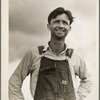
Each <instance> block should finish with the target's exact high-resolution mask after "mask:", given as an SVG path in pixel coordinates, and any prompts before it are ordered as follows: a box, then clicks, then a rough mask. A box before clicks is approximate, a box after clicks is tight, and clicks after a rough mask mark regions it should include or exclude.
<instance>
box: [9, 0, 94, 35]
mask: <svg viewBox="0 0 100 100" xmlns="http://www.w3.org/2000/svg"><path fill="white" fill-rule="evenodd" d="M95 3H96V2H94V0H88V1H87V0H82V1H80V0H78V1H75V2H73V0H69V1H66V0H64V1H63V2H62V0H55V1H54V0H50V1H47V0H43V1H42V2H41V1H40V0H9V30H10V31H12V32H13V33H14V32H15V31H21V32H23V33H26V34H40V33H41V32H42V33H43V32H44V31H45V29H46V24H47V17H48V14H49V13H50V12H51V11H52V10H53V9H55V8H56V7H58V6H63V7H65V8H66V9H71V10H72V12H73V13H74V12H75V13H77V14H80V15H83V16H85V17H86V16H87V17H89V16H90V15H91V17H92V16H93V15H94V12H95V9H96V6H95ZM75 15H76V14H75Z"/></svg>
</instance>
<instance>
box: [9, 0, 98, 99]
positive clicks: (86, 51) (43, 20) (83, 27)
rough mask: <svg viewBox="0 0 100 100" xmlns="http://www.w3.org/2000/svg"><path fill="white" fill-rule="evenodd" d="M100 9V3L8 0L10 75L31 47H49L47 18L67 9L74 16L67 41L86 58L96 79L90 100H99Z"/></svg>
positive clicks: (81, 0)
mask: <svg viewBox="0 0 100 100" xmlns="http://www.w3.org/2000/svg"><path fill="white" fill-rule="evenodd" d="M97 6H98V4H97V0H9V76H10V75H11V74H12V72H13V71H14V69H15V68H16V67H17V65H18V63H19V62H20V60H21V59H22V58H23V56H24V55H25V53H26V52H27V50H28V49H29V48H31V47H33V46H38V45H43V44H44V45H45V44H47V42H48V41H49V40H50V32H49V31H48V29H47V17H48V15H49V13H50V12H51V11H52V10H54V9H55V8H57V7H64V8H65V9H67V10H70V11H71V12H72V15H73V16H74V17H75V19H74V22H73V23H72V25H71V27H72V29H71V31H70V33H69V34H68V36H67V38H66V40H65V41H66V43H67V45H68V46H69V47H72V48H74V49H75V50H77V51H79V52H80V53H81V55H82V56H83V58H84V59H85V61H86V64H87V66H88V67H89V68H90V71H91V73H92V74H93V79H94V80H93V81H94V84H93V92H92V93H91V95H90V96H89V98H90V100H98V59H97V56H98V55H97V50H98V48H97V46H98V42H99V41H98V37H97V36H98V20H97V19H98V10H97ZM28 80H29V79H28ZM27 82H28V81H26V84H27ZM25 87H26V85H25ZM24 89H25V88H24ZM26 94H27V93H26ZM26 98H27V97H26ZM28 98H29V97H28ZM26 100H27V99H26ZM88 100H89V99H88Z"/></svg>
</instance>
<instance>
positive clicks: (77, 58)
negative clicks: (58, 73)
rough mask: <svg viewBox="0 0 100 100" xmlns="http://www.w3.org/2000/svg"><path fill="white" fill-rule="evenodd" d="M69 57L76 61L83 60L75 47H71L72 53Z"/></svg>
mask: <svg viewBox="0 0 100 100" xmlns="http://www.w3.org/2000/svg"><path fill="white" fill-rule="evenodd" d="M71 58H72V59H73V60H75V61H78V62H84V58H83V56H82V54H81V53H80V52H79V51H77V50H75V49H73V54H72V57H71Z"/></svg>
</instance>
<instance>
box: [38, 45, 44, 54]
mask: <svg viewBox="0 0 100 100" xmlns="http://www.w3.org/2000/svg"><path fill="white" fill-rule="evenodd" d="M43 49H44V46H43V45H42V46H38V51H39V54H40V55H41V54H42V53H43Z"/></svg>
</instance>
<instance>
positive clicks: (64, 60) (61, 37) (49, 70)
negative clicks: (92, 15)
mask: <svg viewBox="0 0 100 100" xmlns="http://www.w3.org/2000/svg"><path fill="white" fill-rule="evenodd" d="M72 22H73V16H72V14H71V12H70V11H68V10H64V8H62V7H58V8H56V9H55V10H54V11H52V12H51V13H50V15H49V17H48V25H47V27H48V29H49V30H50V32H51V38H50V41H49V42H48V46H47V47H43V46H39V47H35V48H32V49H30V50H29V51H28V52H27V53H26V55H25V56H24V58H23V59H22V61H21V62H20V64H19V66H18V67H17V69H16V70H15V72H14V73H13V75H12V76H11V78H10V80H9V98H10V100H24V97H23V94H22V92H21V87H22V83H23V80H24V79H25V77H26V76H27V75H29V74H30V75H31V80H30V89H31V94H32V96H33V99H34V100H85V98H86V96H87V95H88V93H89V92H90V91H91V84H92V82H91V74H90V73H89V71H88V69H87V66H86V64H85V62H84V60H83V59H82V58H81V56H80V55H79V54H78V53H76V52H75V50H73V49H69V48H68V47H67V45H66V44H65V37H66V36H67V35H68V33H69V31H70V30H71V24H72ZM77 76H78V77H79V78H80V85H79V87H78V88H76V85H77V84H75V83H76V80H77Z"/></svg>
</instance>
